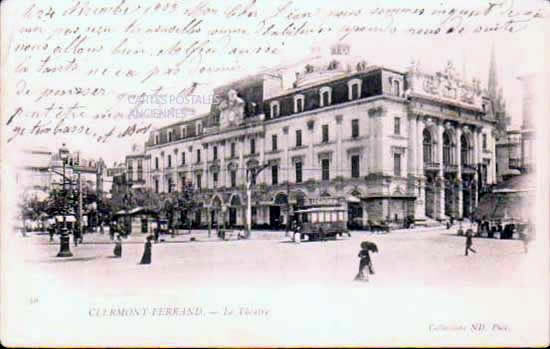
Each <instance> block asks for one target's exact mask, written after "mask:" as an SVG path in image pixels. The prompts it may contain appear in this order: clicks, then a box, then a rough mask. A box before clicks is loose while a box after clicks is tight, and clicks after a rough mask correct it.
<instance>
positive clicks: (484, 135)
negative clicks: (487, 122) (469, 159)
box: [482, 133, 487, 150]
mask: <svg viewBox="0 0 550 349" xmlns="http://www.w3.org/2000/svg"><path fill="white" fill-rule="evenodd" d="M482 141H483V150H487V135H486V134H485V133H484V134H483V135H482Z"/></svg>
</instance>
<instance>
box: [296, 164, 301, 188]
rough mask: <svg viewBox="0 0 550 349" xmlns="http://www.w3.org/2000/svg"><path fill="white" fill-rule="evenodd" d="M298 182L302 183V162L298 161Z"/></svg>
mask: <svg viewBox="0 0 550 349" xmlns="http://www.w3.org/2000/svg"><path fill="white" fill-rule="evenodd" d="M295 167H296V183H302V162H301V161H296V163H295Z"/></svg>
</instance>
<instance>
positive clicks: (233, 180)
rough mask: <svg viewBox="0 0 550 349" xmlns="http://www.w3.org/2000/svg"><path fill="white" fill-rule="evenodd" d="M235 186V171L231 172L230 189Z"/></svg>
mask: <svg viewBox="0 0 550 349" xmlns="http://www.w3.org/2000/svg"><path fill="white" fill-rule="evenodd" d="M236 186H237V171H235V170H232V171H231V188H235V187H236Z"/></svg>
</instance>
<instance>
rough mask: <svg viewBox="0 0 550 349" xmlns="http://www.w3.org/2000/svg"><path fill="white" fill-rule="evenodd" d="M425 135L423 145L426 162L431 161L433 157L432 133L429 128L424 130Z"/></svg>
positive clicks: (423, 134)
mask: <svg viewBox="0 0 550 349" xmlns="http://www.w3.org/2000/svg"><path fill="white" fill-rule="evenodd" d="M422 136H423V142H422V143H423V145H424V162H425V163H431V162H433V159H432V142H433V141H432V134H431V133H430V131H428V130H426V129H425V130H424V132H423V133H422Z"/></svg>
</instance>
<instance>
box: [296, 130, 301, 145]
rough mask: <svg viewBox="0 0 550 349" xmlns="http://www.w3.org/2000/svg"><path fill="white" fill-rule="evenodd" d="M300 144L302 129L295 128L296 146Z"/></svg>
mask: <svg viewBox="0 0 550 349" xmlns="http://www.w3.org/2000/svg"><path fill="white" fill-rule="evenodd" d="M301 146H302V130H296V147H301Z"/></svg>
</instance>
